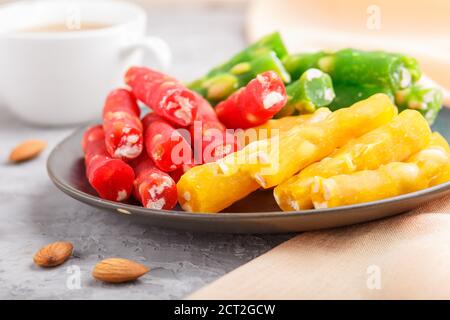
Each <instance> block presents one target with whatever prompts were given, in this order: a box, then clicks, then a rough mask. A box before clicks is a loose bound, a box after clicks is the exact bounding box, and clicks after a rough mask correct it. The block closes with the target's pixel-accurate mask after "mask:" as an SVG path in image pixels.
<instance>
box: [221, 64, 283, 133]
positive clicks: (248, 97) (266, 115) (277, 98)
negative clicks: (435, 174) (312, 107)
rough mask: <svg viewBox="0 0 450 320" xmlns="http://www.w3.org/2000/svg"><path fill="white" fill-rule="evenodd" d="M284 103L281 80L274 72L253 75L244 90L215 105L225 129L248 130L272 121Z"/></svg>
mask: <svg viewBox="0 0 450 320" xmlns="http://www.w3.org/2000/svg"><path fill="white" fill-rule="evenodd" d="M286 102H287V95H286V89H285V87H284V84H283V81H282V80H281V79H280V77H279V76H278V75H277V74H276V73H275V72H273V71H267V72H264V73H261V74H259V75H257V76H256V78H255V79H253V80H251V81H250V82H249V83H248V84H247V86H246V87H244V88H242V89H241V90H238V91H237V92H235V93H234V94H232V95H231V96H230V97H229V98H228V99H226V100H225V101H222V102H221V103H219V104H218V105H217V106H216V112H217V116H218V117H219V120H220V121H221V122H222V123H223V124H224V125H225V126H226V127H227V128H243V129H246V128H251V127H254V126H258V125H261V124H263V123H264V122H266V121H267V120H269V119H271V118H272V117H273V116H274V115H275V114H276V113H277V112H278V111H280V110H281V108H283V106H284V105H285V104H286Z"/></svg>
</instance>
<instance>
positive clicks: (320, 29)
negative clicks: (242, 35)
mask: <svg viewBox="0 0 450 320" xmlns="http://www.w3.org/2000/svg"><path fill="white" fill-rule="evenodd" d="M449 12H450V2H449V1H443V0H429V1H407V0H398V1H388V0H380V1H376V4H374V1H371V0H361V1H353V0H337V1H329V0H317V1H308V0H285V1H274V0H254V1H252V2H251V3H250V5H249V8H248V16H247V36H248V38H249V39H248V40H249V41H254V40H256V39H258V38H259V37H261V36H262V35H264V34H267V33H269V32H272V31H273V30H279V31H280V32H281V33H282V35H283V38H284V40H285V42H286V44H287V46H288V48H289V49H290V51H291V52H296V51H314V50H321V49H331V50H335V49H340V48H344V47H355V48H359V49H367V50H376V49H380V50H386V51H399V52H408V53H409V54H410V55H411V56H413V57H415V58H417V59H418V60H419V62H420V64H421V66H422V69H423V71H424V73H425V74H426V75H427V76H428V77H429V78H431V79H433V80H434V81H435V82H437V83H438V84H439V85H440V86H442V87H443V89H444V90H445V105H446V106H450V93H449V91H450V73H449V72H447V70H450V45H449V43H448V36H449V35H448V30H450V19H449V15H448V13H449ZM425 13H426V14H425Z"/></svg>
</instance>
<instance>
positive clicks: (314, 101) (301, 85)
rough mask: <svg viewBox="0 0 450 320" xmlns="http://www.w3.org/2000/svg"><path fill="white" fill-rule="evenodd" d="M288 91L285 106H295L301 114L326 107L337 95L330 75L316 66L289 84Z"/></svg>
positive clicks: (288, 107)
mask: <svg viewBox="0 0 450 320" xmlns="http://www.w3.org/2000/svg"><path fill="white" fill-rule="evenodd" d="M286 93H287V95H288V102H287V103H286V106H285V108H287V110H289V109H290V108H292V107H294V108H295V109H296V110H297V111H298V112H299V113H300V114H304V113H312V112H314V111H315V110H316V109H317V108H321V107H326V106H328V105H329V104H330V103H331V102H332V101H333V99H334V97H335V95H334V90H333V83H332V81H331V78H330V76H329V75H328V74H326V73H324V72H322V71H320V70H319V69H315V68H311V69H308V70H306V71H305V72H304V73H303V74H302V76H301V77H300V79H298V80H297V81H294V82H292V83H291V84H289V85H288V86H287V87H286Z"/></svg>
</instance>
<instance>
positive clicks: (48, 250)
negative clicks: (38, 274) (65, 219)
mask: <svg viewBox="0 0 450 320" xmlns="http://www.w3.org/2000/svg"><path fill="white" fill-rule="evenodd" d="M72 251H73V245H72V244H71V243H70V242H64V241H58V242H53V243H50V244H48V245H46V246H45V247H42V248H41V249H40V250H39V251H38V252H37V253H36V254H35V255H34V258H33V260H34V263H36V264H37V265H38V266H41V267H55V266H59V265H60V264H62V263H63V262H64V261H66V260H67V259H69V257H70V256H71V255H72Z"/></svg>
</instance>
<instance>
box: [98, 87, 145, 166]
mask: <svg viewBox="0 0 450 320" xmlns="http://www.w3.org/2000/svg"><path fill="white" fill-rule="evenodd" d="M139 116H140V110H139V107H138V105H137V103H136V99H135V98H134V96H133V94H132V93H131V92H130V91H128V90H125V89H116V90H114V91H112V92H111V93H110V94H109V95H108V97H107V98H106V102H105V105H104V107H103V130H104V131H105V143H106V150H107V151H108V153H109V154H110V155H111V157H114V158H118V159H123V160H130V159H134V158H136V157H138V156H139V155H140V154H141V152H142V148H143V128H142V123H141V120H140V119H139Z"/></svg>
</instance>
